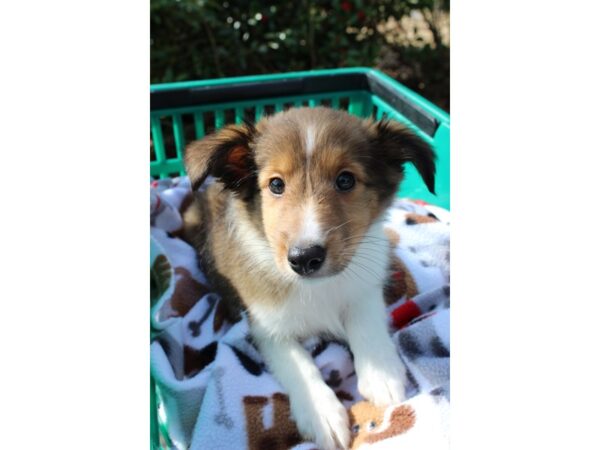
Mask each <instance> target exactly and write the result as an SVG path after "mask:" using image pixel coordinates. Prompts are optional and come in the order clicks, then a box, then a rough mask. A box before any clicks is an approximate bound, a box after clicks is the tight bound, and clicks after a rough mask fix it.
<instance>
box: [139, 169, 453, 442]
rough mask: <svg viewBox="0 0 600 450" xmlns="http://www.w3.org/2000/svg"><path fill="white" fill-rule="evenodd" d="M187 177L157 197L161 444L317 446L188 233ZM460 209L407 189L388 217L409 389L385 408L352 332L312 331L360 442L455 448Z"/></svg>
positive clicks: (155, 352)
mask: <svg viewBox="0 0 600 450" xmlns="http://www.w3.org/2000/svg"><path fill="white" fill-rule="evenodd" d="M189 201H190V185H189V181H188V180H187V178H185V177H182V178H174V179H166V180H160V181H153V182H152V184H151V189H150V202H151V213H150V222H151V261H150V262H151V282H152V283H151V297H152V298H151V305H152V309H151V344H150V345H151V373H152V376H153V379H154V381H155V387H156V394H157V395H156V397H157V403H158V405H157V408H158V414H157V415H158V422H159V427H158V428H159V435H160V438H159V440H160V446H161V448H169V449H171V448H173V449H187V448H189V449H193V450H200V449H203V450H204V449H211V450H217V449H228V450H232V449H246V448H248V449H251V450H267V449H268V450H280V449H281V450H283V449H289V448H292V449H295V450H308V449H314V448H316V446H315V444H314V443H311V442H305V441H304V440H303V439H302V437H301V436H300V435H299V434H298V431H297V429H296V427H295V424H294V422H293V419H291V417H290V408H289V403H288V397H287V396H286V393H285V392H284V391H283V390H282V388H281V387H280V386H279V384H278V383H277V382H276V381H275V380H274V378H273V377H272V376H271V374H270V373H269V370H268V368H267V367H266V366H265V363H264V361H263V359H262V357H261V355H260V353H259V352H258V351H257V349H256V348H255V347H254V346H253V344H252V343H251V340H250V339H249V336H248V324H247V321H246V318H245V317H244V318H242V320H241V321H239V322H237V323H229V322H228V321H227V320H226V319H225V313H224V308H223V303H222V302H221V300H220V299H219V297H218V295H217V294H215V293H214V292H211V288H210V286H209V285H208V282H207V280H206V278H205V277H204V275H203V274H202V272H201V271H200V269H199V268H198V261H197V259H196V254H195V251H194V249H193V248H192V247H190V246H189V245H188V244H187V243H186V242H184V241H183V240H181V239H180V238H179V237H178V236H179V232H180V230H181V225H182V218H181V214H180V211H181V210H182V209H183V208H184V207H185V206H186V204H187V203H188V202H189ZM449 229H450V218H449V212H448V211H446V210H443V209H441V208H438V207H435V206H432V205H427V204H424V203H422V202H418V201H409V200H396V201H395V203H394V204H393V207H392V208H391V209H390V212H389V216H388V218H387V223H386V231H387V233H388V237H389V238H390V240H391V241H392V243H393V245H394V257H393V262H392V270H391V272H390V277H389V280H388V282H387V284H386V286H385V291H384V294H385V299H386V303H387V305H388V306H387V308H388V312H389V326H390V332H391V333H392V335H393V340H394V342H395V344H396V346H397V349H398V353H399V354H400V356H401V358H402V360H403V361H404V363H405V365H406V366H407V368H408V379H409V385H408V386H407V400H406V401H405V402H403V403H402V404H400V405H391V406H389V407H387V408H383V407H382V408H378V407H376V406H374V405H372V404H370V403H368V402H366V401H364V399H363V398H362V397H361V396H360V394H359V393H358V391H357V380H356V375H355V372H354V368H353V363H352V356H351V354H350V352H349V349H348V347H347V346H346V344H345V343H343V342H334V341H323V340H319V339H310V340H308V341H306V342H304V345H305V347H306V348H307V349H309V350H310V352H311V353H312V356H313V357H314V360H315V363H316V364H317V366H318V367H319V369H320V370H321V373H322V375H323V378H324V380H326V382H327V384H328V385H329V386H331V388H332V389H333V390H334V391H335V393H336V394H337V396H338V398H339V399H340V400H341V401H342V402H343V404H344V405H345V406H346V407H347V408H348V410H349V418H350V421H351V431H352V442H351V448H353V449H357V448H361V449H373V450H377V449H400V448H401V449H406V450H410V449H421V448H422V449H428V450H435V449H440V448H448V445H449V442H448V424H449V399H450V392H449V357H450V351H449V349H450V342H449V313H450V287H449V277H450V274H449Z"/></svg>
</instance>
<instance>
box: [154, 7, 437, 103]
mask: <svg viewBox="0 0 600 450" xmlns="http://www.w3.org/2000/svg"><path fill="white" fill-rule="evenodd" d="M447 3H448V2H440V1H439V0H410V1H406V0H402V1H399V0H380V1H368V0H362V1H361V0H341V1H340V0H337V1H325V0H299V1H289V0H288V1H281V0H276V1H271V2H268V3H267V2H262V1H255V0H151V78H152V80H151V81H152V82H153V83H160V82H170V81H181V80H191V79H206V78H216V77H223V76H235V75H247V74H259V73H277V72H288V71H295V70H309V69H317V68H334V67H349V66H374V65H375V64H376V63H377V62H378V61H380V62H381V63H382V65H381V68H382V69H383V70H384V71H388V73H391V74H392V75H393V74H394V71H395V70H396V68H395V67H394V64H393V62H394V60H397V61H398V62H402V64H404V65H406V61H408V60H409V59H410V64H414V63H419V64H420V66H419V67H421V66H422V67H423V69H422V70H420V71H419V70H413V71H412V75H411V77H412V78H414V76H415V74H417V73H418V74H419V75H418V76H419V77H421V78H422V79H421V80H416V81H414V80H412V78H411V79H409V80H408V81H409V82H408V83H407V80H400V81H404V82H405V83H407V84H408V85H410V86H411V87H412V88H414V89H416V90H417V91H421V92H422V93H423V94H424V95H425V96H426V97H428V98H430V99H431V100H433V101H436V99H435V98H432V97H431V96H428V95H427V92H426V90H424V86H428V85H429V80H428V79H427V77H429V76H430V74H429V69H428V67H429V66H431V64H430V63H428V62H427V61H428V60H430V59H431V58H436V57H438V53H439V49H440V45H439V44H437V43H434V46H429V47H425V48H429V49H430V50H429V51H428V50H423V48H421V49H418V51H417V50H414V49H413V51H412V53H411V52H409V53H407V52H406V51H404V49H403V48H402V47H399V46H394V45H392V44H389V43H386V39H385V37H384V34H382V33H381V32H380V31H379V30H378V25H380V24H381V23H382V22H384V21H386V20H387V19H388V17H397V18H399V17H402V16H404V15H407V14H409V13H410V12H411V11H413V10H433V9H435V8H437V9H440V8H442V9H445V10H447V9H448V4H447ZM385 52H387V53H385ZM442 57H447V55H445V54H444V55H443V56H442ZM394 58H395V59H394ZM407 58H408V59H407ZM421 60H422V61H421ZM436 76H439V74H437V75H436ZM443 76H445V75H443ZM409 78H410V77H409ZM413 81H414V82H413ZM445 81H446V85H447V78H446V80H445ZM411 83H412V84H411ZM446 87H447V86H446ZM445 95H446V96H447V92H446V94H445ZM438 103H439V101H438ZM444 106H445V105H444Z"/></svg>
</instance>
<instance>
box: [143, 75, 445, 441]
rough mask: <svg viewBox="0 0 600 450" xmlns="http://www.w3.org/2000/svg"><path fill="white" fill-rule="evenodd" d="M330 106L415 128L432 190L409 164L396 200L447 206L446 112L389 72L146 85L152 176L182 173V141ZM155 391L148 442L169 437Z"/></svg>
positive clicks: (154, 390) (151, 393)
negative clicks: (429, 159)
mask: <svg viewBox="0 0 600 450" xmlns="http://www.w3.org/2000/svg"><path fill="white" fill-rule="evenodd" d="M319 105H322V106H329V107H332V108H338V109H344V110H347V111H348V112H349V113H351V114H355V115H357V116H360V117H374V118H376V119H381V118H382V117H384V116H385V117H388V118H391V119H394V120H397V121H399V122H402V123H404V124H406V125H408V126H410V127H411V128H413V129H414V130H415V131H416V133H417V134H419V135H420V136H421V137H422V138H423V139H425V140H426V141H427V142H429V143H430V144H432V145H433V147H434V149H435V152H436V154H437V157H438V160H437V172H436V181H435V191H436V194H437V195H435V196H434V195H432V194H431V193H430V192H429V191H428V190H427V187H426V186H425V184H424V183H423V181H422V180H421V178H420V176H419V174H418V173H417V171H416V169H415V168H414V167H413V166H412V165H408V166H407V168H406V177H405V179H404V181H403V183H402V186H401V188H400V190H399V192H398V193H397V195H398V196H399V197H409V198H413V199H419V200H423V201H426V202H428V203H431V204H434V205H438V206H442V207H444V208H447V209H449V208H450V117H449V115H448V114H447V113H446V112H444V111H442V110H441V109H440V108H438V107H437V106H435V105H433V104H432V103H431V102H429V101H427V100H426V99H424V98H423V97H421V96H420V95H418V94H416V93H415V92H413V91H411V90H410V89H408V88H407V87H405V86H403V85H402V84H400V83H398V82H397V81H395V80H393V79H392V78H390V77H388V76H387V75H385V74H383V73H381V72H379V71H377V70H374V69H369V68H347V69H332V70H315V71H309V72H292V73H284V74H277V75H258V76H247V77H235V78H221V79H216V80H205V81H188V82H181V83H167V84H157V85H152V86H150V124H151V138H152V143H153V145H152V147H153V148H152V152H151V161H150V175H151V176H152V177H154V178H166V177H172V176H180V175H185V170H184V166H183V153H184V149H185V146H186V144H188V143H189V142H191V141H192V140H195V139H200V138H202V137H203V136H204V135H205V134H207V133H210V132H211V131H213V130H215V129H219V128H221V127H222V126H224V125H226V124H229V123H233V122H235V123H241V122H242V121H243V120H244V119H250V120H256V121H258V120H259V119H260V118H261V117H262V116H264V115H267V114H272V113H274V112H278V111H283V110H285V109H287V108H289V107H294V106H311V107H312V106H319ZM158 398H160V392H158V391H157V390H156V384H155V383H154V380H153V379H152V377H151V380H150V402H151V405H150V408H151V410H150V425H151V426H150V446H151V448H152V449H159V448H161V445H160V439H159V434H160V435H162V437H163V439H164V440H165V441H166V442H168V435H167V432H166V429H167V426H166V422H168V417H167V418H164V420H165V421H166V422H164V421H161V420H159V418H158V415H157V403H158Z"/></svg>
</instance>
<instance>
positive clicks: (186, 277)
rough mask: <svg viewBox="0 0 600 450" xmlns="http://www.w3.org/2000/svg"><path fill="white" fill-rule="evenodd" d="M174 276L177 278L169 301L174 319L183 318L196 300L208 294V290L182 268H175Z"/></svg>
mask: <svg viewBox="0 0 600 450" xmlns="http://www.w3.org/2000/svg"><path fill="white" fill-rule="evenodd" d="M175 275H178V276H179V278H178V279H177V281H176V282H175V290H174V291H173V295H172V296H171V299H170V300H169V301H170V303H171V308H172V309H173V311H174V315H175V317H183V316H185V315H186V314H187V313H188V312H189V311H190V309H192V308H193V307H194V305H195V304H196V303H197V302H198V300H200V299H201V298H202V297H203V296H204V295H206V294H208V293H209V292H210V289H209V288H208V287H207V286H205V285H204V284H202V283H200V282H199V281H196V280H195V279H194V278H192V275H191V273H190V272H189V271H188V270H187V269H186V268H184V267H176V268H175Z"/></svg>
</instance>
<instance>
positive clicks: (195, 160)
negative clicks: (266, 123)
mask: <svg viewBox="0 0 600 450" xmlns="http://www.w3.org/2000/svg"><path fill="white" fill-rule="evenodd" d="M255 135H256V129H255V128H254V126H253V125H252V124H251V123H249V122H248V123H244V124H243V125H227V126H225V127H224V128H221V129H220V130H219V131H217V132H215V133H213V134H210V135H208V136H206V137H205V138H204V139H202V140H200V141H195V142H192V143H191V144H190V145H188V147H187V148H186V150H185V169H186V171H187V174H188V176H189V177H190V181H191V183H192V189H193V190H194V191H195V190H196V189H198V187H200V185H201V184H202V183H203V182H204V180H206V178H207V177H208V176H209V175H210V176H213V177H215V178H217V179H218V180H219V181H221V182H222V183H223V184H224V185H225V187H226V188H227V189H231V190H233V191H235V192H237V193H238V194H240V195H242V196H243V197H248V196H250V195H251V194H252V193H253V192H254V189H256V186H255V185H256V165H255V163H254V158H253V155H252V148H251V143H252V140H253V139H254V137H255Z"/></svg>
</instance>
